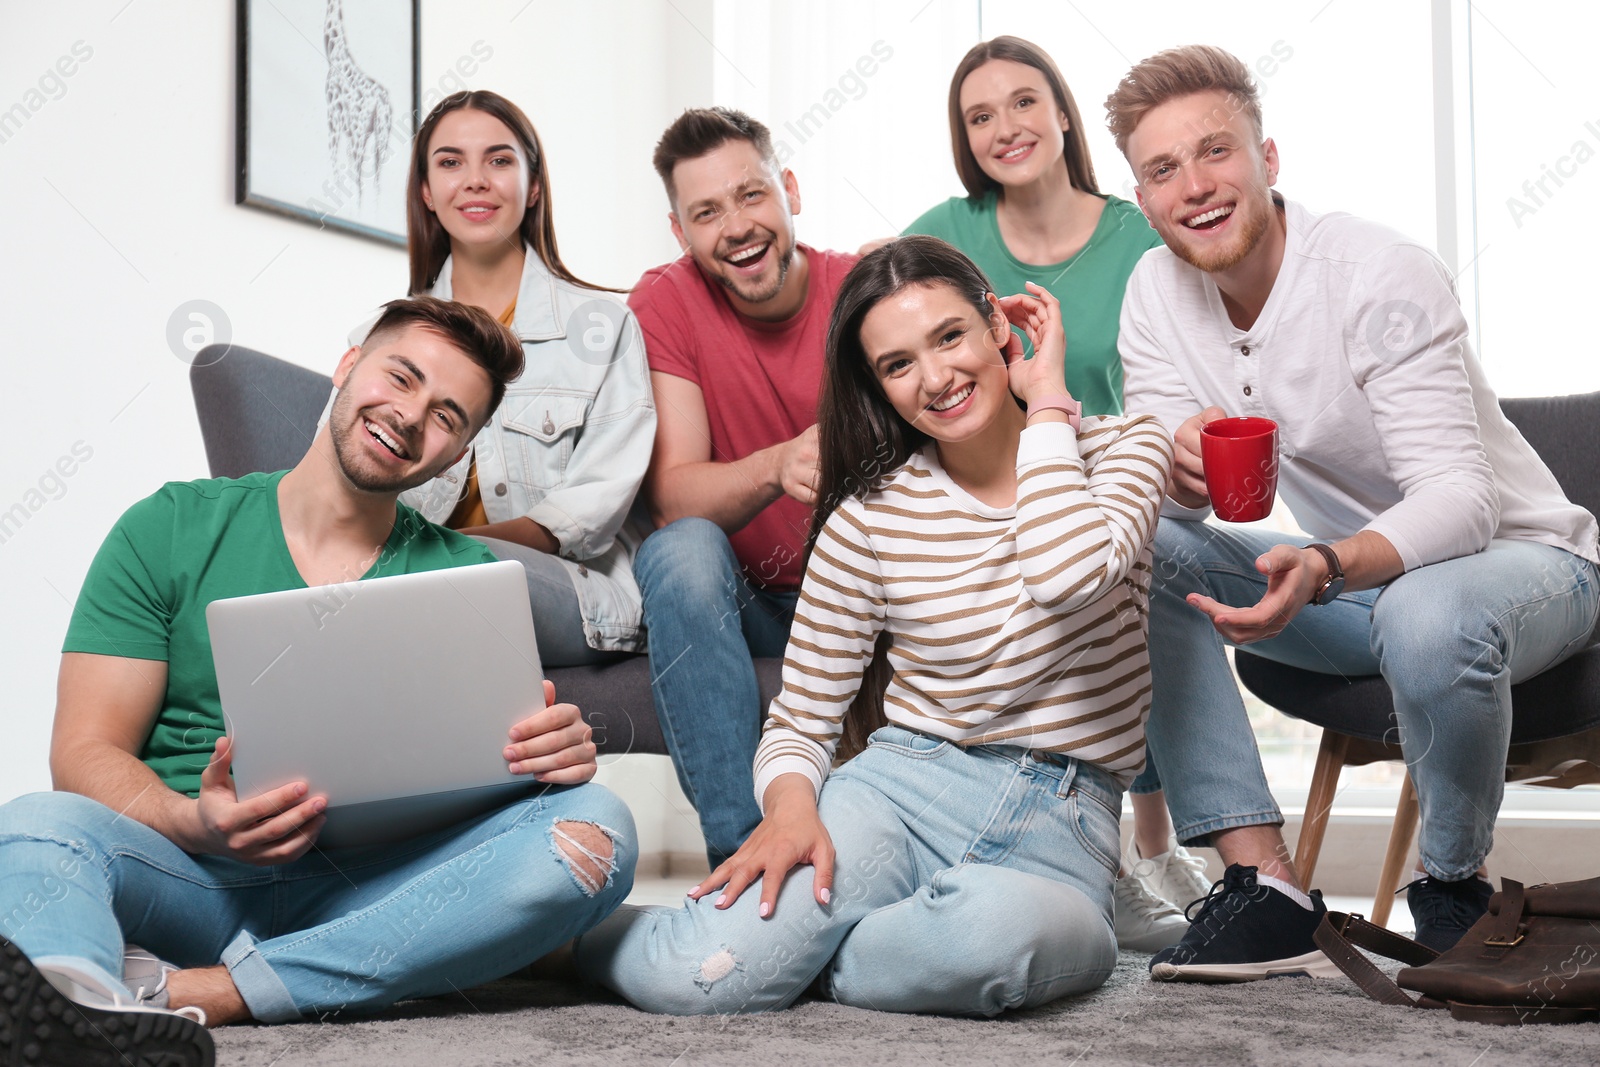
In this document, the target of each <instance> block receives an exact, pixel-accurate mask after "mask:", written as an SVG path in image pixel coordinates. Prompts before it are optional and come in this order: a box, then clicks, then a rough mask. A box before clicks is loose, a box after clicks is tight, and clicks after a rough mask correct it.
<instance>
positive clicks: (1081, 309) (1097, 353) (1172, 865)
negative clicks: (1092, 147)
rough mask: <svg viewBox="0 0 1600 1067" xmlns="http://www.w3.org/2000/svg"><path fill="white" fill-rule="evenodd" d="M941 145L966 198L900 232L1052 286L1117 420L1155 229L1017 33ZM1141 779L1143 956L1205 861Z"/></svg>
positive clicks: (1001, 282)
mask: <svg viewBox="0 0 1600 1067" xmlns="http://www.w3.org/2000/svg"><path fill="white" fill-rule="evenodd" d="M950 148H951V151H952V152H953V153H954V155H955V164H956V172H957V173H958V174H960V176H961V184H962V185H964V186H966V189H967V194H968V195H967V196H964V197H952V198H950V199H949V200H946V201H945V202H944V203H942V204H940V205H939V206H938V207H936V208H934V209H933V210H932V211H929V212H928V213H926V214H925V215H923V216H922V217H921V218H919V219H917V221H915V222H913V223H912V224H911V225H910V226H908V227H906V231H905V232H906V233H908V234H911V233H922V234H928V235H930V236H933V237H939V238H942V239H943V240H946V241H948V242H950V243H951V244H952V245H954V246H955V247H957V248H959V249H960V250H961V251H963V252H965V253H966V254H967V256H968V257H969V258H970V259H972V260H973V262H975V263H976V264H977V265H978V266H979V267H980V268H981V269H982V270H983V272H984V274H986V275H987V276H988V278H989V283H990V285H991V286H992V287H993V289H994V291H995V292H996V293H1000V294H1008V293H1023V292H1027V288H1026V285H1025V284H1024V283H1027V282H1032V283H1034V284H1035V285H1042V286H1044V287H1045V288H1046V289H1048V290H1050V292H1051V294H1052V295H1054V296H1055V298H1056V299H1057V300H1058V301H1060V303H1061V315H1062V320H1063V325H1064V327H1065V332H1066V337H1067V353H1066V375H1065V376H1066V385H1067V391H1068V392H1069V393H1071V394H1072V396H1073V397H1074V398H1076V399H1077V400H1079V401H1080V402H1082V404H1083V413H1084V414H1085V415H1120V414H1121V413H1122V358H1121V356H1120V355H1119V354H1118V352H1117V330H1118V324H1119V322H1120V320H1121V317H1122V293H1123V290H1124V289H1125V288H1126V287H1127V284H1128V276H1129V275H1130V274H1132V273H1133V268H1134V265H1135V264H1137V263H1138V262H1139V258H1140V257H1141V256H1143V255H1144V254H1145V252H1146V251H1148V250H1149V249H1152V248H1156V247H1158V246H1159V245H1160V244H1161V238H1160V237H1159V236H1158V235H1157V234H1156V232H1155V231H1154V230H1152V229H1151V228H1150V224H1149V223H1148V222H1146V221H1145V217H1144V215H1143V214H1142V213H1141V212H1140V210H1139V209H1138V207H1136V206H1135V205H1133V204H1130V203H1128V201H1126V200H1122V199H1119V198H1118V197H1115V196H1107V195H1105V194H1103V193H1101V192H1100V191H1099V189H1098V187H1097V186H1096V184H1095V179H1094V165H1093V163H1091V162H1090V160H1089V145H1088V143H1087V141H1086V140H1085V138H1084V134H1083V123H1082V121H1081V120H1080V119H1079V117H1078V105H1077V103H1076V102H1074V100H1073V99H1072V92H1071V90H1069V89H1068V88H1067V83H1066V81H1065V80H1064V79H1063V78H1062V77H1061V72H1060V71H1059V70H1057V69H1056V65H1055V61H1054V60H1052V59H1051V58H1050V56H1049V55H1048V54H1046V53H1045V51H1044V50H1043V49H1041V48H1040V47H1039V46H1038V45H1035V44H1032V43H1030V42H1028V41H1024V40H1022V39H1021V38H1019V37H996V38H995V39H994V40H992V41H984V42H982V43H980V44H978V45H975V46H974V47H973V48H972V50H971V51H969V52H968V53H967V54H966V56H965V57H964V58H963V59H962V60H961V63H960V64H959V65H958V66H957V67H956V72H955V75H954V76H953V77H952V78H951V79H950ZM863 251H866V250H865V249H863ZM1142 777H1148V776H1142ZM1139 785H1140V783H1139V782H1135V783H1134V788H1133V791H1132V793H1131V794H1130V795H1131V796H1132V798H1133V800H1132V805H1133V815H1134V848H1135V850H1136V851H1135V853H1134V857H1135V858H1136V862H1135V864H1134V868H1133V870H1132V871H1131V872H1127V871H1124V872H1119V873H1120V875H1121V876H1120V877H1119V878H1118V879H1117V885H1116V893H1115V902H1116V908H1115V919H1116V923H1115V925H1116V933H1117V943H1118V944H1119V945H1120V946H1121V947H1123V948H1127V949H1132V950H1136V951H1143V952H1154V951H1156V950H1157V949H1159V948H1162V947H1165V946H1166V945H1168V944H1172V943H1175V942H1176V941H1177V940H1178V939H1179V938H1180V937H1182V936H1183V932H1184V930H1185V929H1186V928H1187V925H1188V924H1187V923H1186V922H1184V921H1183V917H1182V916H1181V915H1180V914H1178V912H1177V909H1175V908H1172V907H1170V906H1169V905H1168V904H1167V901H1168V900H1171V901H1175V902H1176V903H1177V905H1178V907H1179V908H1181V907H1183V906H1184V905H1186V904H1188V903H1189V902H1190V901H1191V900H1194V899H1196V898H1198V897H1201V896H1204V895H1205V893H1206V890H1207V888H1208V886H1207V881H1206V878H1205V874H1204V872H1205V863H1204V861H1203V860H1202V859H1201V858H1200V857H1198V856H1191V855H1190V854H1189V853H1188V852H1187V851H1185V850H1184V849H1183V847H1182V846H1181V845H1179V844H1177V842H1176V841H1174V840H1172V821H1171V819H1170V818H1169V817H1168V815H1167V807H1166V796H1165V794H1164V793H1161V792H1159V791H1156V792H1140V790H1139Z"/></svg>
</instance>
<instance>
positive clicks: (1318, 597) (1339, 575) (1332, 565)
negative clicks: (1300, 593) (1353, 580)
mask: <svg viewBox="0 0 1600 1067" xmlns="http://www.w3.org/2000/svg"><path fill="white" fill-rule="evenodd" d="M1306 547H1307V548H1309V549H1311V550H1312V551H1313V552H1315V553H1316V554H1317V555H1319V556H1321V557H1322V558H1323V560H1325V561H1326V562H1327V564H1328V577H1327V578H1326V579H1324V580H1323V582H1322V584H1321V585H1319V586H1317V591H1316V592H1314V593H1312V594H1311V603H1313V604H1326V603H1327V602H1328V601H1329V600H1331V599H1333V597H1330V596H1328V591H1329V590H1330V589H1333V587H1334V586H1335V585H1337V586H1338V587H1339V590H1340V591H1342V590H1343V588H1344V567H1343V565H1342V564H1340V562H1339V554H1338V553H1337V552H1335V551H1334V550H1333V546H1332V545H1325V544H1322V543H1321V542H1315V541H1314V542H1312V543H1311V544H1309V545H1307V546H1306ZM1337 595H1338V591H1335V593H1334V596H1337Z"/></svg>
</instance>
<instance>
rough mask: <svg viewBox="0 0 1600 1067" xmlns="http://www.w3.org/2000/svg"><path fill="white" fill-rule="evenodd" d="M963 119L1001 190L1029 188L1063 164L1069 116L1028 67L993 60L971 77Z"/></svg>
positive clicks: (963, 92) (974, 146)
mask: <svg viewBox="0 0 1600 1067" xmlns="http://www.w3.org/2000/svg"><path fill="white" fill-rule="evenodd" d="M961 116H962V121H963V122H964V123H965V128H966V132H967V145H968V147H970V148H971V149H972V154H973V157H974V158H976V159H977V161H978V166H979V167H980V168H981V169H982V170H983V172H984V173H985V174H987V175H988V176H989V177H991V178H993V179H994V180H995V181H997V182H999V183H1000V184H1001V185H1002V186H1022V185H1027V184H1029V183H1030V182H1033V181H1036V180H1037V179H1038V178H1039V177H1040V176H1041V175H1043V174H1045V173H1047V172H1049V171H1050V170H1052V169H1053V168H1055V167H1059V166H1061V165H1062V153H1063V151H1064V147H1065V144H1066V136H1065V135H1066V132H1067V130H1068V128H1069V123H1068V121H1067V115H1066V112H1064V111H1062V110H1061V108H1060V107H1058V106H1057V105H1056V102H1055V98H1054V96H1053V95H1052V94H1051V92H1050V84H1049V82H1047V81H1046V80H1045V77H1044V75H1043V74H1042V73H1040V72H1039V71H1038V70H1035V69H1034V68H1033V67H1030V66H1028V65H1027V64H1024V63H1017V62H1014V61H1012V60H1009V59H991V60H990V61H989V62H987V63H985V64H984V65H983V66H981V67H979V68H978V69H977V70H974V71H973V72H972V73H971V74H968V75H967V76H966V78H965V79H964V80H963V81H962V83H961Z"/></svg>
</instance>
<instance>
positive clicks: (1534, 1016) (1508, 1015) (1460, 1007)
mask: <svg viewBox="0 0 1600 1067" xmlns="http://www.w3.org/2000/svg"><path fill="white" fill-rule="evenodd" d="M1450 1018H1452V1019H1460V1020H1461V1021H1462V1022H1468V1023H1490V1024H1493V1025H1495V1026H1521V1025H1522V1024H1524V1023H1585V1022H1600V1008H1557V1007H1551V1006H1549V1005H1544V1006H1541V1007H1532V1006H1528V1007H1517V1006H1516V1005H1513V1004H1462V1003H1461V1002H1460V1001H1456V1000H1452V1001H1451V1002H1450Z"/></svg>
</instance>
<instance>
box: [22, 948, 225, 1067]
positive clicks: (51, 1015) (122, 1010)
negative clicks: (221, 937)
mask: <svg viewBox="0 0 1600 1067" xmlns="http://www.w3.org/2000/svg"><path fill="white" fill-rule="evenodd" d="M0 1062H3V1063H7V1064H39V1065H40V1067H213V1065H214V1064H215V1063H216V1053H215V1051H214V1049H213V1046H212V1043H211V1035H210V1034H209V1033H208V1032H207V1031H206V1028H205V1027H204V1026H202V1025H200V1024H199V1023H198V1022H195V1021H194V1020H193V1019H190V1018H189V1017H187V1016H185V1015H178V1014H175V1013H173V1012H170V1011H164V1010H162V1009H159V1008H149V1007H142V1006H140V1005H138V1004H137V1003H135V1002H133V1001H129V1002H128V1003H126V1004H117V1005H116V1006H114V1007H108V1008H91V1007H87V1006H85V1005H82V1004H78V1003H76V1002H74V1001H71V1000H68V999H67V998H66V996H65V995H63V994H62V993H61V992H60V991H59V990H57V989H56V987H55V986H53V985H51V984H50V982H49V980H48V979H47V978H45V976H44V975H42V974H40V973H39V969H38V968H37V967H35V966H34V965H33V964H32V962H30V961H29V959H28V957H27V955H26V954H24V953H23V951H22V950H21V949H19V948H18V947H17V946H15V945H13V944H12V943H11V942H10V941H7V940H6V939H5V938H3V937H0Z"/></svg>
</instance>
